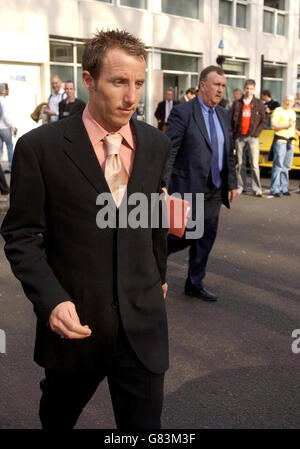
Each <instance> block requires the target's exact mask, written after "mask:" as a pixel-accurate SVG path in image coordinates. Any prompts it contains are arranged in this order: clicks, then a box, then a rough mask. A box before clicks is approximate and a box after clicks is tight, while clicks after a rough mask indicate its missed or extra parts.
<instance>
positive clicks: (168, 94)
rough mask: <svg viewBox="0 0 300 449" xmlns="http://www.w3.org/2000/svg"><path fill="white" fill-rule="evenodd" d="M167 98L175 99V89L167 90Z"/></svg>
mask: <svg viewBox="0 0 300 449" xmlns="http://www.w3.org/2000/svg"><path fill="white" fill-rule="evenodd" d="M166 100H167V101H172V100H173V91H172V90H167V92H166Z"/></svg>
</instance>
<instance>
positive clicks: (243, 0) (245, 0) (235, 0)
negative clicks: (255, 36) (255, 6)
mask: <svg viewBox="0 0 300 449" xmlns="http://www.w3.org/2000/svg"><path fill="white" fill-rule="evenodd" d="M220 1H221V0H219V15H220ZM225 1H227V2H231V3H232V11H231V24H230V25H229V24H227V23H220V22H218V25H219V26H225V27H226V26H227V27H231V28H236V29H238V30H243V31H245V30H248V29H249V19H248V10H249V6H250V0H225ZM237 5H243V6H246V26H245V28H242V27H240V26H237ZM218 20H219V19H218Z"/></svg>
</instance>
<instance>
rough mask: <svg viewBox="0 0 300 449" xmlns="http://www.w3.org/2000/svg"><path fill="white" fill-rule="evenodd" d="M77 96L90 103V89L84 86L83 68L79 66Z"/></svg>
mask: <svg viewBox="0 0 300 449" xmlns="http://www.w3.org/2000/svg"><path fill="white" fill-rule="evenodd" d="M76 97H77V98H80V100H82V101H85V102H86V103H88V101H89V91H88V90H87V89H86V88H85V87H84V84H83V81H82V68H81V67H77V90H76Z"/></svg>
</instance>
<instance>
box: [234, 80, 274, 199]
mask: <svg viewBox="0 0 300 449" xmlns="http://www.w3.org/2000/svg"><path fill="white" fill-rule="evenodd" d="M255 84H256V83H255V81H254V80H252V79H248V80H246V82H245V85H244V96H243V97H242V98H241V99H240V100H236V101H234V103H233V105H232V109H231V111H230V116H231V126H232V132H233V138H234V140H235V148H236V152H237V160H238V167H237V181H238V192H239V193H242V192H247V182H246V149H247V146H248V154H249V160H250V166H251V177H252V191H253V193H254V195H255V196H262V187H261V182H260V173H259V165H258V161H259V141H258V136H259V134H260V132H261V130H262V129H263V128H264V125H265V123H266V114H265V107H264V104H263V102H262V101H261V100H259V99H258V98H256V97H255V96H254V92H255Z"/></svg>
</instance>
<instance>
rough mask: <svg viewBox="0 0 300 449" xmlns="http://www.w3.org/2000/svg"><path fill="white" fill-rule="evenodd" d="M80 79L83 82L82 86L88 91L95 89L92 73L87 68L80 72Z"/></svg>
mask: <svg viewBox="0 0 300 449" xmlns="http://www.w3.org/2000/svg"><path fill="white" fill-rule="evenodd" d="M82 81H83V84H84V87H85V88H86V89H88V90H89V91H90V92H91V91H92V90H94V89H95V81H94V78H93V77H92V75H91V74H90V72H89V71H88V70H84V71H83V72H82Z"/></svg>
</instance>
